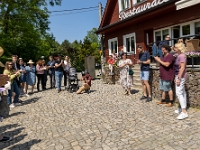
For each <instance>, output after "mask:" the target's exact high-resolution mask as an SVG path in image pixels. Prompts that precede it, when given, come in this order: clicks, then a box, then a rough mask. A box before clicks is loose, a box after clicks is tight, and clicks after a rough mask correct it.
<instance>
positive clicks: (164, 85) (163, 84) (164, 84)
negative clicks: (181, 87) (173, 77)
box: [159, 79, 172, 92]
mask: <svg viewBox="0 0 200 150" xmlns="http://www.w3.org/2000/svg"><path fill="white" fill-rule="evenodd" d="M159 82H160V90H162V91H165V92H168V91H170V90H172V81H165V80H162V79H160V81H159Z"/></svg>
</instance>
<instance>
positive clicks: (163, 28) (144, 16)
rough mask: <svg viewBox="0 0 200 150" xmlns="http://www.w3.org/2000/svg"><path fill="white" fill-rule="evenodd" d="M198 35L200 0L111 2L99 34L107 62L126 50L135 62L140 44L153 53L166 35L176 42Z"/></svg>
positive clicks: (127, 0) (105, 12) (123, 0)
mask: <svg viewBox="0 0 200 150" xmlns="http://www.w3.org/2000/svg"><path fill="white" fill-rule="evenodd" d="M199 32H200V0H108V1H107V4H106V8H105V11H104V15H103V18H102V21H101V24H100V27H99V29H98V31H97V33H98V34H101V35H102V41H103V42H102V43H103V45H104V52H105V57H106V58H107V59H108V56H109V55H110V54H111V53H112V52H114V53H118V52H119V51H120V50H121V49H123V50H124V51H125V52H127V53H128V57H129V58H131V59H132V60H134V58H136V59H137V58H138V52H137V50H136V47H137V45H142V46H143V47H144V49H145V50H147V51H149V52H150V53H151V52H152V50H151V46H152V43H153V42H157V41H161V40H164V37H165V36H166V35H167V34H169V35H170V36H171V38H172V39H174V38H179V37H184V36H189V35H191V36H193V35H195V34H198V33H199ZM174 43H176V40H172V41H170V44H171V45H173V44H174Z"/></svg>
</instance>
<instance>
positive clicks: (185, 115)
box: [177, 112, 188, 120]
mask: <svg viewBox="0 0 200 150" xmlns="http://www.w3.org/2000/svg"><path fill="white" fill-rule="evenodd" d="M187 117H188V114H187V113H183V112H181V113H180V115H178V117H177V119H179V120H182V119H185V118H187Z"/></svg>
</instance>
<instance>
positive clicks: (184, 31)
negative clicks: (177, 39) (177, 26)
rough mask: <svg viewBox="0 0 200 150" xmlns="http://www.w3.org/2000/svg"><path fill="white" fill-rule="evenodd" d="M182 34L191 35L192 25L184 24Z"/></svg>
mask: <svg viewBox="0 0 200 150" xmlns="http://www.w3.org/2000/svg"><path fill="white" fill-rule="evenodd" d="M182 35H183V36H184V35H190V25H189V24H188V25H184V26H182Z"/></svg>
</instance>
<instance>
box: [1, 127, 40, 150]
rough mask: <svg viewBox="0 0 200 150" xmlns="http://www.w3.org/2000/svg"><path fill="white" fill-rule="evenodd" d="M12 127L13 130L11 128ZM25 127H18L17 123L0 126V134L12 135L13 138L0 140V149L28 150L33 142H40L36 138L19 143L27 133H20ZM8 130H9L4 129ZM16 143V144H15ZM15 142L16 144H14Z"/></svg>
mask: <svg viewBox="0 0 200 150" xmlns="http://www.w3.org/2000/svg"><path fill="white" fill-rule="evenodd" d="M12 129H13V130H12ZM24 129H25V128H23V127H20V126H19V125H18V124H13V125H5V126H1V127H0V132H1V133H0V134H1V135H3V136H10V137H13V140H12V141H10V142H0V149H9V150H14V149H23V150H30V148H31V146H33V145H34V144H37V143H39V142H41V140H40V139H38V140H36V139H33V140H30V141H27V142H25V143H20V142H21V141H22V140H23V139H24V138H25V137H26V136H27V134H21V135H19V134H20V133H22V131H23V130H24ZM6 130H9V131H6ZM17 143H18V144H17ZM14 144H16V145H14Z"/></svg>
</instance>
